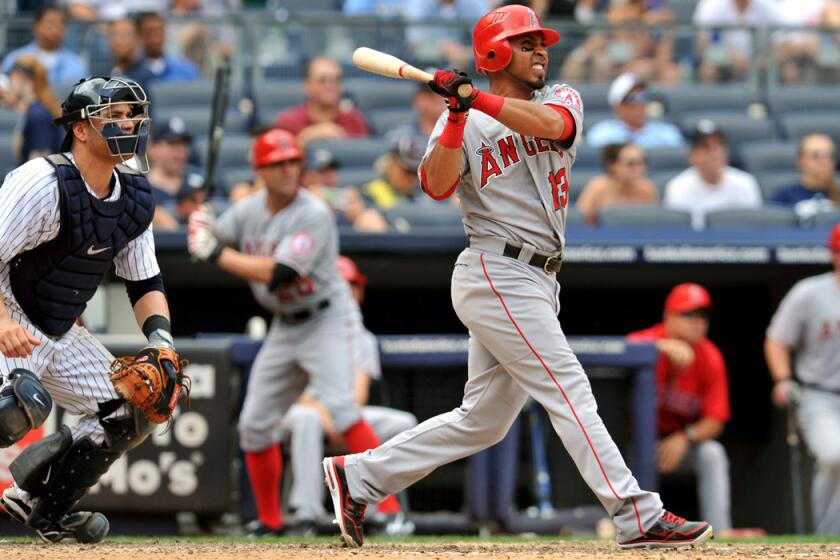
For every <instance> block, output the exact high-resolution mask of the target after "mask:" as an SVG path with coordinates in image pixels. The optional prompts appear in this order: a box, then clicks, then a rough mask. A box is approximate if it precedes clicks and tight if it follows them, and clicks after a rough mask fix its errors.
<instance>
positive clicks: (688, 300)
mask: <svg viewBox="0 0 840 560" xmlns="http://www.w3.org/2000/svg"><path fill="white" fill-rule="evenodd" d="M711 307H712V298H711V296H709V292H708V291H706V288H704V287H703V286H701V285H700V284H690V283H686V284H678V285H676V286H674V289H672V290H671V293H670V294H668V297H667V298H666V299H665V311H672V312H674V313H687V312H688V311H696V310H698V309H710V308H711Z"/></svg>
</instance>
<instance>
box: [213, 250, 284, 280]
mask: <svg viewBox="0 0 840 560" xmlns="http://www.w3.org/2000/svg"><path fill="white" fill-rule="evenodd" d="M216 264H217V265H218V266H219V268H221V269H222V270H226V271H227V272H230V273H231V274H233V275H234V276H238V277H239V278H242V279H244V280H248V281H249V282H261V283H263V284H268V283H269V282H271V279H272V277H273V275H274V270H275V269H276V268H277V261H275V260H274V259H273V258H272V257H258V256H253V255H246V254H244V253H240V252H239V251H237V250H236V249H232V248H231V247H225V248H224V249H222V252H221V253H219V259H218V260H217V261H216Z"/></svg>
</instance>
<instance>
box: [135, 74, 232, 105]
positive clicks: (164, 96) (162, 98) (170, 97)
mask: <svg viewBox="0 0 840 560" xmlns="http://www.w3.org/2000/svg"><path fill="white" fill-rule="evenodd" d="M213 85H214V84H213V80H179V81H174V82H169V81H164V82H153V83H152V84H151V85H150V86H149V90H150V91H149V95H150V97H151V98H152V99H153V100H154V104H155V106H154V107H153V110H154V111H157V109H158V108H163V107H166V108H170V107H202V106H204V107H208V110H209V108H210V107H211V106H212V105H213ZM236 98H237V95H236V94H235V93H234V90H233V87H231V88H230V95H228V104H233V103H234V102H235V100H236Z"/></svg>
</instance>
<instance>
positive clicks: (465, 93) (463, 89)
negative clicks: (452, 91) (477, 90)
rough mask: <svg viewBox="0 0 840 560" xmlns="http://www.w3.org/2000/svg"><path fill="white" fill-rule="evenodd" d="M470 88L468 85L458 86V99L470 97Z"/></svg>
mask: <svg viewBox="0 0 840 560" xmlns="http://www.w3.org/2000/svg"><path fill="white" fill-rule="evenodd" d="M472 90H473V88H472V86H471V85H470V84H461V85H460V86H458V95H459V96H460V97H469V96H470V95H472Z"/></svg>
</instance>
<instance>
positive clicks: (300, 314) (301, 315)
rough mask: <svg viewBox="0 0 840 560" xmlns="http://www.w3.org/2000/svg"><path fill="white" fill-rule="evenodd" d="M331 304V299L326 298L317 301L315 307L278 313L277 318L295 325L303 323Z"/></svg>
mask: <svg viewBox="0 0 840 560" xmlns="http://www.w3.org/2000/svg"><path fill="white" fill-rule="evenodd" d="M329 306H330V300H328V299H325V300H324V301H320V302H318V303H316V304H315V306H314V307H311V308H309V309H301V310H300V311H295V312H294V313H278V314H277V318H278V319H280V320H281V321H283V322H284V323H288V324H290V325H294V324H296V323H302V322H304V321H306V320H307V319H309V318H310V317H312V316H313V315H315V314H316V313H318V312H319V311H321V310H323V309H326V308H327V307H329Z"/></svg>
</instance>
